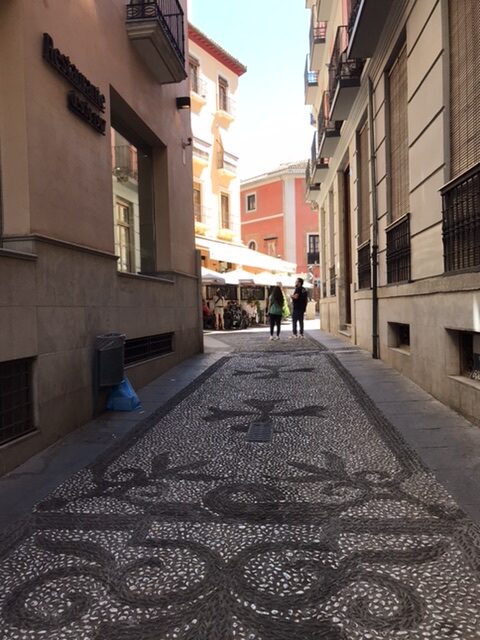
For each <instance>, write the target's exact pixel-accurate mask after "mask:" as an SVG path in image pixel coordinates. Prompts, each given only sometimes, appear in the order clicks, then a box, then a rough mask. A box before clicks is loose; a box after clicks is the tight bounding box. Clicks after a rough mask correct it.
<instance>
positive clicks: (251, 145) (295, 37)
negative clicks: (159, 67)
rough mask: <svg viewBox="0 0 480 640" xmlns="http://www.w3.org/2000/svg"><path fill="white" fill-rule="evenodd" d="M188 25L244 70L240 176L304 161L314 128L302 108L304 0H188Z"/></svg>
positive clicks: (240, 101) (305, 35) (239, 116)
mask: <svg viewBox="0 0 480 640" xmlns="http://www.w3.org/2000/svg"><path fill="white" fill-rule="evenodd" d="M189 4H190V14H189V19H190V21H191V22H192V23H193V24H194V25H195V26H197V27H198V28H199V29H200V30H201V31H203V32H204V33H205V35H207V36H209V37H210V38H212V39H213V40H215V41H216V42H218V44H220V45H221V46H222V47H223V48H224V49H226V50H227V51H228V52H229V53H231V54H232V55H233V56H235V57H236V58H238V59H239V60H240V62H242V63H243V64H244V65H246V66H247V68H248V70H247V73H245V74H244V75H243V76H241V78H240V89H239V97H238V103H237V129H238V130H239V134H240V135H239V138H240V141H241V142H240V147H239V155H240V176H241V178H248V177H251V176H255V175H258V174H260V173H263V172H264V171H270V170H272V169H275V167H277V166H278V165H279V164H280V163H282V162H295V161H297V160H306V159H307V158H308V157H309V155H310V145H311V143H312V138H313V133H314V129H313V128H312V127H311V126H310V116H309V109H308V107H306V106H305V105H304V84H303V69H304V66H305V55H306V53H307V49H308V28H309V18H310V12H309V11H307V9H305V2H304V0H190V3H189Z"/></svg>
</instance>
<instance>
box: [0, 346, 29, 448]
mask: <svg viewBox="0 0 480 640" xmlns="http://www.w3.org/2000/svg"><path fill="white" fill-rule="evenodd" d="M34 429H35V427H34V424H33V406H32V359H31V358H25V359H22V360H9V361H8V362H0V444H5V443H6V442H9V441H10V440H15V439H16V438H20V437H21V436H23V435H25V434H27V433H30V432H31V431H34Z"/></svg>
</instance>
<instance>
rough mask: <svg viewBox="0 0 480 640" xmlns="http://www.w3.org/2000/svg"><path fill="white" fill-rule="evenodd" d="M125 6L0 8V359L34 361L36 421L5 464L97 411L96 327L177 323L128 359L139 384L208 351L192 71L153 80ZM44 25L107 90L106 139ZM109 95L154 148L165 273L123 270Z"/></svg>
mask: <svg viewBox="0 0 480 640" xmlns="http://www.w3.org/2000/svg"><path fill="white" fill-rule="evenodd" d="M183 4H185V3H184V2H182V5H183ZM125 6H126V3H125V2H124V0H102V2H91V1H90V0H78V1H76V2H74V3H68V7H67V6H66V3H65V2H64V0H49V1H48V2H33V3H32V2H30V0H9V1H8V2H3V3H1V6H0V59H1V60H2V64H1V65H0V85H1V86H2V91H1V92H0V155H1V163H0V166H1V171H2V210H3V234H4V235H3V239H2V242H3V247H4V249H1V248H0V291H1V292H2V293H1V295H0V326H1V331H0V362H2V361H6V360H14V359H17V358H23V357H32V358H34V366H33V378H34V408H35V422H36V426H37V431H36V432H35V433H34V434H31V435H28V436H25V437H24V438H21V439H19V440H17V441H14V442H12V443H10V444H6V445H4V446H2V447H0V473H2V472H5V471H7V470H9V469H11V468H13V467H14V466H16V465H17V464H19V463H20V462H22V461H23V460H25V459H26V458H27V457H29V456H30V455H32V454H33V453H35V452H36V451H38V450H40V449H41V448H43V447H45V446H47V445H49V444H51V443H52V442H54V441H55V440H56V439H57V438H59V437H60V436H61V435H62V434H64V433H66V432H68V431H69V430H72V429H74V428H75V427H77V426H78V425H80V424H82V423H84V422H85V421H87V420H89V419H90V418H91V417H92V412H93V388H92V386H93V383H92V363H93V356H94V352H93V344H94V339H95V336H96V335H98V334H101V333H107V332H111V331H118V332H120V333H124V334H125V335H126V336H127V338H135V337H141V336H146V335H152V334H160V333H166V332H174V333H175V350H174V353H172V354H170V355H167V356H164V357H161V358H154V359H152V360H150V361H149V362H147V363H141V364H137V365H135V366H132V367H130V368H128V371H127V374H128V376H129V378H130V379H131V381H132V383H133V384H134V386H135V387H137V388H138V387H139V386H142V385H144V384H146V383H147V382H149V381H150V380H152V379H153V378H154V377H156V376H157V375H159V374H160V373H162V372H164V371H165V370H166V369H168V368H169V367H171V366H172V365H174V364H176V363H177V362H179V361H180V360H182V359H184V358H186V357H188V356H190V355H192V354H194V353H196V352H198V351H199V350H200V349H201V348H202V344H201V342H202V338H201V331H200V330H199V327H200V311H199V287H198V282H199V280H198V268H199V267H198V264H197V258H196V254H195V248H194V224H193V202H192V189H191V185H192V168H191V155H190V154H191V149H190V148H187V151H186V152H185V150H184V149H183V147H182V140H186V139H187V138H188V137H190V136H191V128H190V118H189V113H188V112H185V111H178V110H177V109H176V105H175V97H176V96H181V95H188V81H187V80H185V81H182V82H181V83H178V84H170V85H161V84H159V83H158V82H157V81H156V79H155V78H154V76H153V75H152V74H151V73H150V71H149V70H148V68H147V67H146V66H145V64H144V63H143V62H142V59H141V58H140V56H139V55H138V54H137V52H136V51H135V49H134V48H133V47H132V44H131V42H130V40H129V38H128V36H127V32H126V28H125V15H126V14H125ZM185 27H186V24H185ZM44 32H46V33H49V34H50V35H51V36H52V38H53V40H54V45H55V47H58V48H59V49H60V50H61V52H62V53H64V54H66V55H68V56H69V57H70V59H71V61H72V62H73V63H74V64H75V65H76V66H77V68H78V69H79V70H80V71H81V72H82V73H83V74H84V75H85V76H86V77H87V78H88V79H89V80H90V81H91V82H92V83H93V84H94V85H97V86H98V87H99V88H100V90H101V91H102V93H103V94H104V95H105V97H106V108H105V113H104V114H103V117H104V118H105V119H106V121H107V127H106V129H107V135H106V136H102V135H100V134H98V133H97V132H95V131H94V130H93V129H91V128H90V127H89V126H88V125H87V124H86V123H85V122H83V121H82V120H81V119H79V118H78V117H77V116H75V115H74V114H72V113H71V112H70V111H69V110H68V109H67V104H66V95H67V92H68V91H69V90H70V89H71V86H70V84H69V83H68V82H67V80H65V79H64V78H63V77H62V76H61V75H60V74H59V73H58V72H57V71H56V70H54V69H53V68H52V67H51V66H49V65H48V64H47V63H46V62H45V61H44V60H43V58H42V34H43V33H44ZM86 43H88V46H86ZM4 61H7V62H8V64H4ZM112 97H114V99H115V100H116V101H117V103H121V104H122V108H123V109H124V112H123V113H122V117H123V118H125V117H126V116H128V117H131V118H132V120H131V123H132V127H135V128H136V129H137V133H139V132H138V128H140V129H141V132H142V135H143V136H144V139H145V142H146V143H147V144H148V145H149V146H150V147H151V148H152V150H153V182H154V192H155V198H154V214H155V228H156V253H157V255H156V263H157V264H156V266H157V270H158V271H161V272H162V273H163V276H162V278H151V277H150V278H149V277H145V276H139V275H133V274H120V273H119V272H118V271H117V267H116V256H115V247H114V233H113V200H112V159H111V142H110V136H109V135H108V133H109V127H110V115H111V109H110V107H111V99H112ZM115 108H118V105H116V107H115ZM117 117H118V114H117ZM127 119H128V118H127ZM127 124H128V123H127Z"/></svg>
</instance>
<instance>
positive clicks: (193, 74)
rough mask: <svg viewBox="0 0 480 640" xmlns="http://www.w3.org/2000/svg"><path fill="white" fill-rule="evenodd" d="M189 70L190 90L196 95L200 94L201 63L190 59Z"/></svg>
mask: <svg viewBox="0 0 480 640" xmlns="http://www.w3.org/2000/svg"><path fill="white" fill-rule="evenodd" d="M188 69H189V73H190V88H191V90H192V91H195V93H200V82H199V80H200V77H199V71H200V63H199V62H198V60H196V59H195V58H192V57H191V58H190V59H189V61H188Z"/></svg>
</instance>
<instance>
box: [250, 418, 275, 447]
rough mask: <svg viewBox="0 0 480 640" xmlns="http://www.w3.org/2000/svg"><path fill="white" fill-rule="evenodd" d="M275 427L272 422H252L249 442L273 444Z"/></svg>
mask: <svg viewBox="0 0 480 640" xmlns="http://www.w3.org/2000/svg"><path fill="white" fill-rule="evenodd" d="M272 436H273V425H272V423H271V422H252V423H251V424H250V427H249V429H248V433H247V440H248V441H249V442H271V441H272Z"/></svg>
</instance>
